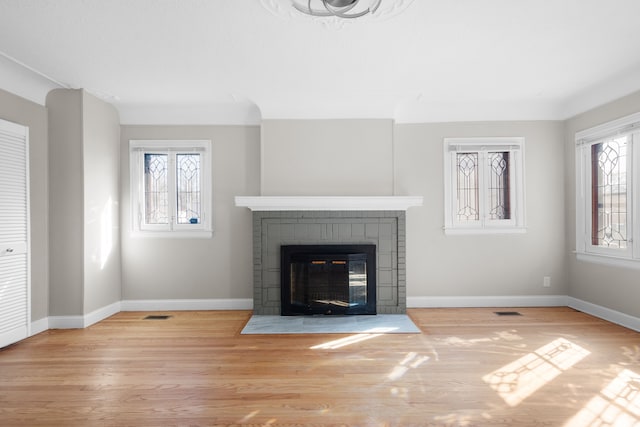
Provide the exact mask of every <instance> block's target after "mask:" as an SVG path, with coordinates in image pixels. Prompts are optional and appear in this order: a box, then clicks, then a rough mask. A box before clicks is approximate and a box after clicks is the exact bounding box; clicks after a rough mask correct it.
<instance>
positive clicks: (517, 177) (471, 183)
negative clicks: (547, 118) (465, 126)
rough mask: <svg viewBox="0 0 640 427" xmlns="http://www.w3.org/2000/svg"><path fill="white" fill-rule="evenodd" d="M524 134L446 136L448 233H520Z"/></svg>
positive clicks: (521, 226) (446, 217)
mask: <svg viewBox="0 0 640 427" xmlns="http://www.w3.org/2000/svg"><path fill="white" fill-rule="evenodd" d="M523 157H524V138H520V137H513V138H446V139H445V141H444V175H445V176H444V182H445V225H444V229H445V233H447V234H472V233H503V232H506V233H515V232H518V233H521V232H524V231H525V223H524V219H525V216H524V162H523Z"/></svg>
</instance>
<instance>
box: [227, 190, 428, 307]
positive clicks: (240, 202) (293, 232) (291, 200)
mask: <svg viewBox="0 0 640 427" xmlns="http://www.w3.org/2000/svg"><path fill="white" fill-rule="evenodd" d="M422 201H423V200H422V197H421V196H361V197H358V196H315V197H314V196H237V197H236V206H242V207H247V208H249V209H251V211H252V212H253V313H254V314H258V315H279V314H282V308H281V300H282V291H281V290H282V286H281V282H282V274H281V269H282V262H281V261H282V260H281V253H280V251H281V247H282V246H283V245H364V244H366V245H374V246H375V257H374V261H373V262H374V263H375V281H374V282H375V289H374V291H373V292H375V299H373V297H372V295H373V293H368V295H367V300H368V301H369V300H371V301H375V305H376V306H375V312H376V313H377V314H404V313H406V310H407V291H406V288H407V281H406V215H405V212H406V210H407V209H409V208H410V207H412V206H421V205H422ZM373 265H374V264H371V266H373ZM369 266H370V264H369V260H368V262H367V268H369ZM367 277H368V278H369V277H372V276H371V275H370V274H369V273H367ZM374 282H372V283H374Z"/></svg>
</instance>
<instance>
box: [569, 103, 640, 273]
mask: <svg viewBox="0 0 640 427" xmlns="http://www.w3.org/2000/svg"><path fill="white" fill-rule="evenodd" d="M622 134H631V135H632V143H631V144H632V145H631V148H630V155H631V177H630V179H629V181H630V182H628V183H627V187H628V188H629V191H628V194H629V196H628V197H629V198H630V199H631V200H628V201H627V205H628V206H631V210H632V211H631V216H630V224H629V227H628V228H629V229H630V233H629V234H628V235H629V236H630V241H629V243H630V244H629V247H628V249H627V250H619V251H618V250H616V249H607V248H600V247H597V246H593V245H592V244H591V191H590V186H591V168H590V166H589V165H590V162H591V146H592V145H593V144H594V143H597V142H601V141H602V140H603V139H604V138H607V137H611V136H615V135H622ZM575 144H576V151H575V167H576V250H575V254H576V259H578V260H579V261H585V262H591V263H597V264H604V265H609V266H614V267H625V268H634V269H640V222H639V220H640V204H639V203H638V202H639V201H640V198H639V197H638V196H639V195H640V192H639V191H638V187H639V185H640V179H639V178H640V113H635V114H631V115H629V116H625V117H622V118H620V119H617V120H613V121H611V122H607V123H604V124H601V125H598V126H595V127H592V128H589V129H585V130H583V131H580V132H576V135H575Z"/></svg>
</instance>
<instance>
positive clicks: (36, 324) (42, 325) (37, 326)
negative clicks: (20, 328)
mask: <svg viewBox="0 0 640 427" xmlns="http://www.w3.org/2000/svg"><path fill="white" fill-rule="evenodd" d="M47 329H49V318H48V317H43V318H42V319H38V320H34V321H33V322H31V331H30V334H31V335H30V336H33V335H37V334H39V333H40V332H44V331H46V330H47Z"/></svg>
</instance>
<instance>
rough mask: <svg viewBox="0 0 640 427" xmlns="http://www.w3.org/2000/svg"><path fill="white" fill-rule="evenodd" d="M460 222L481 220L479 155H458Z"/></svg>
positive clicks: (457, 214)
mask: <svg viewBox="0 0 640 427" xmlns="http://www.w3.org/2000/svg"><path fill="white" fill-rule="evenodd" d="M456 162H457V163H456V166H457V169H458V172H457V173H458V180H457V181H458V187H457V197H458V205H457V207H458V209H457V213H456V216H457V219H458V221H478V220H479V219H480V212H479V206H478V203H479V200H478V192H479V189H478V153H458V154H457V156H456Z"/></svg>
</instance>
